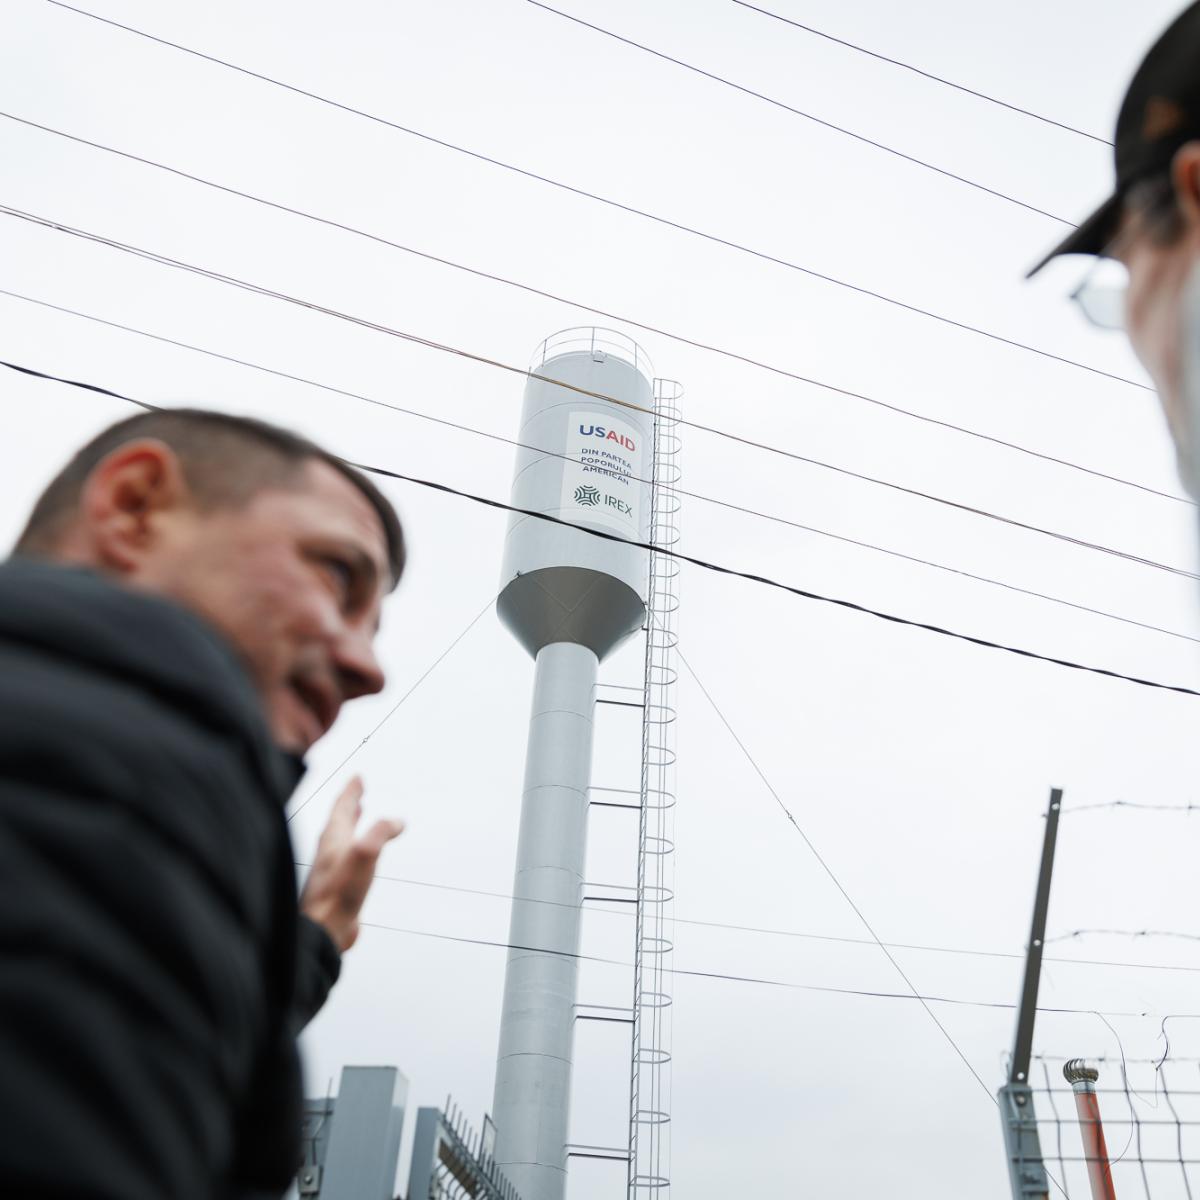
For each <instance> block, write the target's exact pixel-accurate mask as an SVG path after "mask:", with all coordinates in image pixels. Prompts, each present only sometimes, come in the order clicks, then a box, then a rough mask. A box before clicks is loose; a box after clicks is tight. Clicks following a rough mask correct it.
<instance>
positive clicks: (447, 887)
mask: <svg viewBox="0 0 1200 1200" xmlns="http://www.w3.org/2000/svg"><path fill="white" fill-rule="evenodd" d="M373 732H378V730H375V731H373ZM295 865H296V866H297V867H311V866H312V863H306V862H296V863H295ZM372 878H374V879H378V880H380V881H382V882H384V883H400V884H406V885H408V886H410V887H422V888H432V889H434V890H436V891H440V892H455V893H458V894H461V895H466V896H482V897H485V898H489V899H494V900H508V901H513V900H516V899H517V897H516V896H514V895H513V894H512V893H511V892H495V891H489V890H487V889H486V888H473V887H463V886H459V885H457V884H452V883H436V882H433V881H432V880H428V879H410V878H408V877H406V876H402V875H384V874H382V873H380V872H378V871H377V872H376V873H375V874H374V876H372ZM584 899H585V901H586V900H590V901H592V902H593V903H597V904H603V903H606V902H611V903H617V901H616V900H615V899H611V900H610V898H609V897H605V896H585V897H584ZM521 903H522V904H546V905H550V906H551V907H553V908H577V907H578V905H575V904H569V903H568V902H566V901H564V900H538V899H530V898H528V897H521ZM589 911H591V912H598V913H603V914H604V915H605V916H609V917H625V918H629V917H631V916H632V915H633V914H632V913H631V912H629V911H628V909H625V908H620V909H616V908H593V909H589ZM671 920H672V922H673V923H674V924H677V925H692V926H696V927H697V928H702V929H721V930H726V931H729V932H733V933H756V934H763V935H765V936H769V937H786V938H799V939H803V940H805V941H816V942H833V943H835V944H838V945H845V946H870V947H871V948H872V949H874V948H875V947H876V945H877V943H876V942H874V941H873V940H872V939H870V938H854V937H839V936H837V935H835V934H829V933H809V932H806V931H804V930H799V929H771V928H769V927H765V926H759V925H737V924H731V923H729V922H726V921H701V920H697V919H695V918H688V917H672V918H671ZM884 945H885V946H887V947H888V948H889V949H892V950H916V951H925V952H928V953H933V954H955V955H963V956H968V957H973V958H1003V959H1012V960H1016V961H1024V958H1025V955H1024V954H1018V953H1016V952H1015V951H1006V950H973V949H969V948H967V947H963V946H930V945H926V944H923V943H919V942H885V943H884ZM1042 961H1043V962H1047V963H1055V964H1059V965H1065V966H1080V967H1111V968H1120V969H1121V970H1139V971H1185V972H1193V973H1194V972H1197V971H1200V966H1181V965H1176V964H1172V963H1137V962H1114V961H1112V960H1110V959H1094V958H1050V957H1046V958H1044V959H1043V960H1042ZM1131 1061H1132V1060H1131ZM1148 1061H1157V1060H1148Z"/></svg>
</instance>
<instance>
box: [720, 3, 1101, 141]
mask: <svg viewBox="0 0 1200 1200" xmlns="http://www.w3.org/2000/svg"><path fill="white" fill-rule="evenodd" d="M732 3H734V4H736V5H738V6H739V7H740V8H746V9H749V10H750V11H751V12H756V13H761V14H762V16H764V17H771V18H772V19H773V20H776V21H782V22H783V24H785V25H790V26H792V28H793V29H801V30H803V31H804V32H805V33H811V34H813V35H815V36H816V37H819V38H824V39H825V40H826V41H828V42H835V43H836V44H837V45H839V46H845V47H846V48H847V49H848V50H855V51H857V52H858V53H859V54H865V55H867V56H868V57H869V58H874V59H877V60H878V61H879V62H885V63H890V64H891V65H892V66H893V67H902V68H903V69H904V70H906V71H912V72H913V74H915V75H920V76H921V77H922V78H923V79H929V80H932V81H933V82H934V83H940V84H943V85H944V86H945V87H948V88H953V89H954V90H955V91H957V92H965V93H966V94H967V95H968V96H974V97H975V98H976V99H978V100H986V101H987V102H988V103H989V104H996V105H999V106H1000V107H1001V108H1006V109H1008V110H1009V111H1010V112H1015V113H1020V114H1021V116H1023V117H1032V118H1033V119H1034V120H1035V121H1041V122H1043V123H1044V124H1046V125H1053V126H1054V127H1055V128H1056V129H1062V130H1065V131H1066V132H1067V133H1077V134H1078V135H1079V136H1080V137H1084V138H1087V139H1088V140H1089V141H1093V142H1099V143H1100V144H1101V145H1102V146H1111V145H1112V142H1110V141H1109V140H1108V138H1103V137H1099V136H1098V135H1097V134H1094V133H1088V132H1087V130H1085V129H1077V128H1076V127H1075V126H1074V125H1067V124H1066V123H1065V122H1063V121H1056V120H1055V119H1054V118H1053V117H1047V116H1045V115H1044V114H1043V113H1038V112H1034V111H1033V110H1032V109H1028V108H1022V107H1021V106H1020V105H1019V104H1011V103H1009V101H1007V100H1001V99H999V97H997V96H989V95H988V94H987V93H986V92H980V91H976V89H975V88H972V87H967V86H966V85H965V84H962V83H955V82H954V81H953V80H951V79H946V78H944V77H943V76H941V75H935V74H933V72H932V71H926V70H923V69H922V68H921V67H916V66H913V64H912V63H908V62H903V61H902V60H901V59H898V58H890V57H889V56H888V55H886V54H880V53H879V52H878V51H876V50H868V49H867V48H866V47H865V46H860V45H858V43H856V42H851V41H847V40H846V39H845V38H840V37H835V36H834V35H833V34H832V33H827V32H825V30H823V29H817V28H815V27H814V26H812V25H805V24H803V23H802V22H800V21H795V20H793V19H792V18H791V17H785V16H783V15H782V14H781V13H777V12H772V11H771V10H770V9H766V8H759V6H758V5H757V4H750V3H748V2H747V0H732Z"/></svg>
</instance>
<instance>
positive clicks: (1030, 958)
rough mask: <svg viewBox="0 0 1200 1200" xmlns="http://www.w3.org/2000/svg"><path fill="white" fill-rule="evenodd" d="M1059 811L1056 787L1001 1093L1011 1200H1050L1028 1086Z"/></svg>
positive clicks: (1051, 797) (1047, 827) (1031, 1097)
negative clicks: (1010, 1049) (1023, 977)
mask: <svg viewBox="0 0 1200 1200" xmlns="http://www.w3.org/2000/svg"><path fill="white" fill-rule="evenodd" d="M1061 810H1062V790H1061V789H1060V788H1055V789H1053V791H1051V793H1050V807H1049V809H1047V811H1046V830H1045V836H1044V837H1043V839H1042V864H1041V868H1040V869H1039V871H1038V883H1037V895H1036V896H1035V898H1034V902H1033V922H1032V925H1031V927H1030V932H1029V945H1028V946H1027V947H1026V951H1025V980H1024V983H1023V985H1022V987H1021V1004H1020V1008H1019V1009H1018V1011H1017V1030H1016V1035H1015V1036H1014V1038H1013V1052H1012V1065H1011V1067H1010V1068H1009V1073H1008V1082H1007V1083H1006V1084H1005V1085H1004V1087H1002V1088H1001V1089H1000V1094H999V1096H998V1100H999V1104H1000V1121H1001V1124H1002V1126H1003V1128H1004V1148H1005V1152H1006V1154H1007V1156H1008V1173H1009V1182H1010V1184H1011V1187H1012V1194H1013V1200H1047V1198H1048V1196H1049V1192H1050V1181H1049V1178H1048V1177H1047V1175H1046V1167H1045V1164H1044V1163H1043V1161H1042V1146H1041V1139H1040V1138H1039V1137H1038V1127H1037V1114H1036V1113H1035V1112H1034V1108H1033V1091H1032V1089H1031V1088H1030V1086H1029V1061H1030V1058H1031V1057H1032V1053H1033V1026H1034V1021H1035V1019H1036V1018H1037V999H1038V985H1039V983H1040V982H1041V975H1042V951H1043V948H1044V946H1045V942H1046V913H1047V911H1048V910H1049V907H1050V878H1051V876H1052V874H1053V873H1054V847H1055V843H1056V841H1057V839H1058V815H1059V812H1060V811H1061Z"/></svg>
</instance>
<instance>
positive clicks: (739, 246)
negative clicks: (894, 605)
mask: <svg viewBox="0 0 1200 1200" xmlns="http://www.w3.org/2000/svg"><path fill="white" fill-rule="evenodd" d="M44 3H46V4H51V5H53V6H54V7H55V8H61V9H64V10H66V11H68V12H73V13H76V14H78V15H79V16H82V17H87V18H89V19H90V20H93V21H98V22H100V23H101V24H104V25H110V26H112V27H113V28H116V29H121V30H123V31H124V32H126V33H132V34H134V35H136V36H137V37H141V38H145V39H146V40H148V41H151V42H155V43H157V44H159V45H162V46H167V47H169V48H171V49H173V50H178V51H181V52H182V53H184V54H189V55H191V56H193V57H195V58H199V59H203V60H204V61H205V62H209V63H213V64H214V65H216V66H220V67H224V68H226V69H228V70H231V71H235V72H237V73H238V74H240V75H245V76H247V77H249V78H251V79H257V80H259V81H260V82H262V83H267V84H270V85H272V86H273V87H278V88H282V89H283V90H285V91H288V92H292V93H293V94H295V95H298V96H304V97H306V98H307V99H309V100H314V101H316V102H317V103H319V104H324V105H327V106H329V107H331V108H335V109H337V110H339V111H341V112H344V113H347V114H349V115H351V116H355V117H361V118H363V119H364V120H368V121H372V122H374V123H375V124H377V125H382V126H385V127H386V128H388V129H393V130H395V131H396V132H398V133H403V134H407V135H408V136H410V137H415V138H419V139H420V140H421V141H424V142H426V143H428V144H430V145H435V146H440V147H442V148H443V149H446V150H451V151H453V152H455V153H456V154H462V155H465V156H466V157H468V158H471V159H474V160H475V161H476V162H482V163H487V164H489V165H491V166H494V167H499V168H501V169H502V170H505V171H509V172H511V173H513V174H515V175H520V176H521V177H523V178H525V179H532V180H535V181H536V182H538V183H544V184H547V185H548V186H550V187H554V188H558V189H559V190H560V191H564V192H569V193H570V194H572V195H575V196H580V197H583V198H584V199H588V200H594V201H595V202H596V203H598V204H604V205H607V206H608V207H610V208H614V209H618V210H620V211H621V212H625V213H629V214H630V215H632V216H636V217H641V218H643V219H644V220H648V221H653V222H655V223H657V224H659V225H663V226H666V227H668V228H671V229H675V230H677V231H679V232H681V233H686V234H688V235H689V236H691V237H697V238H700V239H702V240H704V241H707V242H710V243H712V244H714V245H719V246H724V247H726V248H727V249H730V250H733V251H735V252H737V253H740V254H746V255H749V256H750V257H752V258H756V259H759V260H760V261H763V262H770V263H774V264H775V265H776V266H780V267H784V268H786V269H787V270H791V271H797V272H799V273H800V274H802V275H806V276H808V277H809V278H811V279H819V280H821V281H822V282H824V283H830V284H833V285H835V286H836V287H840V288H845V289H846V290H848V291H851V292H854V293H855V294H857V295H860V296H866V297H868V298H870V299H873V300H879V301H880V302H882V303H885V304H890V305H893V306H894V307H896V308H900V309H903V310H904V311H906V312H910V313H913V314H914V315H916V316H921V317H926V318H928V319H929V320H933V321H940V322H941V323H942V324H944V325H949V326H951V327H952V328H954V329H959V330H962V331H964V332H966V333H974V334H976V335H978V336H980V337H985V338H988V339H990V340H991V341H994V342H999V343H1001V344H1002V345H1006V346H1011V347H1013V348H1014V349H1017V350H1023V351H1026V352H1027V353H1030V354H1036V355H1038V356H1039V357H1041V358H1046V359H1049V360H1051V361H1053V362H1058V363H1063V364H1064V365H1066V366H1071V367H1077V368H1079V369H1080V370H1082V371H1088V372H1090V373H1091V374H1093V375H1099V376H1101V377H1103V378H1105V379H1112V380H1114V381H1116V382H1117V383H1124V384H1128V385H1129V386H1130V387H1136V388H1139V389H1141V390H1143V391H1153V390H1154V388H1153V387H1151V386H1150V385H1149V384H1146V383H1142V382H1141V381H1139V380H1136V379H1129V378H1127V377H1126V376H1124V375H1117V374H1115V373H1114V372H1112V371H1105V370H1102V369H1101V368H1100V367H1094V366H1091V365H1089V364H1088V363H1084V362H1080V361H1078V360H1077V359H1073V358H1067V357H1066V356H1064V355H1061V354H1055V353H1054V352H1053V351H1050V350H1043V349H1041V348H1039V347H1037V346H1031V345H1028V344H1027V343H1025V342H1020V341H1017V340H1016V339H1015V338H1009V337H1005V336H1004V335H1003V334H999V333H994V332H991V331H990V330H987V329H983V328H981V327H979V326H977V325H971V324H969V323H967V322H965V321H959V320H956V319H955V318H953V317H948V316H946V315H945V314H943V313H936V312H933V311H931V310H929V309H925V308H921V307H920V306H919V305H915V304H909V303H908V302H907V301H904V300H898V299H896V298H895V297H893V296H886V295H884V294H883V293H881V292H876V291H872V290H871V289H870V288H867V287H863V286H861V285H859V284H855V283H850V282H849V281H847V280H844V279H839V278H837V277H836V276H833V275H828V274H825V273H823V272H821V271H817V270H815V269H813V268H811V267H806V266H803V265H801V264H800V263H797V262H792V261H790V260H788V259H785V258H782V257H780V256H778V255H774V254H770V253H768V252H766V251H763V250H756V249H753V248H752V247H750V246H748V245H745V244H743V243H740V242H736V241H733V240H732V239H730V238H724V237H720V236H719V235H717V234H713V233H707V232H705V231H704V230H701V229H696V228H694V227H693V226H690V225H685V224H683V223H682V222H679V221H673V220H671V219H670V218H668V217H663V216H660V215H658V214H656V213H651V212H648V211H646V210H644V209H640V208H635V207H634V206H633V205H630V204H624V203H622V202H621V201H619V200H614V199H611V198H610V197H606V196H601V195H599V194H597V193H595V192H589V191H587V190H586V189H585V188H579V187H575V186H574V185H572V184H569V183H563V182H562V181H561V180H557V179H551V178H550V177H549V176H546V175H539V174H538V173H537V172H535V171H530V170H527V169H525V168H524V167H518V166H516V165H514V164H513V163H507V162H503V161H502V160H501V159H498V158H493V157H491V156H489V155H487V154H482V153H480V152H479V151H477V150H470V149H468V148H467V147H465V146H459V145H456V144H455V143H454V142H450V141H447V140H446V139H444V138H438V137H434V136H433V135H432V134H429V133H423V132H422V131H420V130H418V129H413V128H412V127H410V126H407V125H401V124H400V123H399V122H397V121H392V120H390V119H388V118H387V117H382V116H379V115H378V114H377V113H371V112H367V111H366V110H365V109H361V108H355V107H354V106H353V105H350V104H344V103H342V102H341V101H339V100H333V99H331V98H330V97H328V96H322V95H319V94H318V93H316V92H312V91H309V90H307V89H305V88H302V87H298V86H297V85H295V84H292V83H286V82H284V81H283V80H280V79H275V78H273V77H271V76H269V75H265V74H263V73H262V72H259V71H254V70H251V69H250V68H248V67H241V66H238V65H237V64H235V63H232V62H229V61H228V60H226V59H222V58H218V57H216V56H215V55H212V54H205V53H204V52H203V51H200V50H193V49H192V48H191V47H189V46H184V45H181V44H180V43H178V42H172V41H169V40H168V39H167V38H162V37H159V36H157V35H156V34H152V33H147V32H146V31H145V30H142V29H136V28H134V27H133V26H132V25H125V24H122V23H121V22H120V21H114V20H113V19H112V18H110V17H102V16H100V15H99V14H97V13H94V12H89V11H88V10H87V9H83V8H77V7H76V6H74V5H72V4H67V3H65V2H64V0H44Z"/></svg>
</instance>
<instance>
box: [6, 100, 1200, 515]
mask: <svg viewBox="0 0 1200 1200" xmlns="http://www.w3.org/2000/svg"><path fill="white" fill-rule="evenodd" d="M0 117H3V118H5V119H6V120H9V121H13V122H15V123H16V124H19V125H24V126H26V127H27V128H29V129H36V130H39V131H40V132H42V133H48V134H52V135H53V136H55V137H59V138H63V139H64V140H66V141H69V142H73V143H75V144H76V145H80V146H87V147H88V148H89V149H92V150H99V151H102V152H103V153H105V154H111V155H114V156H116V157H117V158H122V159H125V160H126V161H128V162H135V163H139V164H140V165H142V166H146V167H151V168H153V169H154V170H158V171H164V172H166V173H167V174H169V175H174V176H176V177H177V178H179V179H186V180H188V181H189V182H191V183H197V184H200V185H201V186H203V187H207V188H211V189H213V190H214V191H218V192H222V193H224V194H226V195H230V196H237V197H238V198H239V199H242V200H249V201H251V202H253V203H255V204H261V205H263V206H264V207H265V208H269V209H273V210H275V211H276V212H282V213H287V214H288V215H289V216H294V217H298V218H300V219H301V220H305V221H312V222H314V223H315V224H318V225H323V226H325V227H326V228H329V229H337V230H339V231H341V232H343V233H348V234H351V235H353V236H355V237H359V238H363V239H365V240H367V241H369V242H371V243H373V244H375V245H380V246H387V247H388V248H389V249H392V250H397V251H400V252H401V253H404V254H408V255H412V256H413V257H415V258H420V259H423V260H425V261H426V262H432V263H436V264H437V265H438V266H443V267H449V268H451V269H452V270H455V271H461V272H463V273H464V274H467V275H471V276H473V277H475V278H476V279H486V280H488V281H489V282H491V283H498V284H501V285H502V286H504V287H509V288H514V289H516V290H518V291H522V292H525V293H526V294H527V295H531V296H538V297H540V298H542V299H544V300H551V301H553V302H554V303H556V304H564V305H567V306H569V307H571V308H574V309H577V310H578V311H580V312H586V313H591V314H592V315H593V316H597V317H603V318H604V319H605V320H608V321H617V322H620V323H621V324H622V325H627V326H629V327H630V328H632V329H640V330H642V331H644V332H646V333H652V334H654V335H655V336H657V337H664V338H668V339H669V340H671V341H673V342H678V343H679V344H680V345H684V346H690V347H692V348H693V349H696V350H703V351H705V352H707V353H710V354H716V355H719V356H720V357H722V358H726V359H729V360H730V361H732V362H739V363H742V364H744V365H746V366H749V367H753V368H755V369H756V370H761V371H766V372H768V373H769V374H772V375H776V376H778V377H780V378H783V379H792V380H795V381H796V382H797V383H804V384H808V385H810V386H812V387H816V388H821V389H822V390H824V391H827V392H832V393H834V394H835V395H839V396H845V397H848V398H849V399H852V400H860V401H862V402H864V403H866V404H871V405H874V406H876V407H877V408H881V409H883V410H884V411H886V412H891V413H895V414H896V415H897V416H902V417H907V418H910V419H912V420H915V421H920V422H922V423H924V424H928V425H932V426H934V427H935V428H939V429H945V430H948V431H950V432H952V433H959V434H963V435H964V436H966V437H971V438H975V439H977V440H979V441H983V442H986V443H988V444H990V445H993V446H999V447H1001V448H1002V449H1006V450H1012V451H1015V452H1017V453H1020V454H1024V455H1027V456H1029V457H1031V458H1036V459H1040V460H1041V461H1043V462H1048V463H1052V464H1054V465H1056V466H1060V467H1066V468H1069V469H1070V470H1073V471H1079V472H1081V473H1082V474H1085V475H1090V476H1092V477H1093V478H1096V479H1104V480H1107V481H1108V482H1109V483H1115V484H1119V485H1121V486H1123V487H1128V488H1134V489H1136V490H1137V491H1139V492H1143V493H1146V494H1148V495H1151V496H1159V497H1161V498H1162V499H1164V500H1173V501H1175V502H1176V503H1178V504H1187V505H1189V506H1192V507H1194V506H1195V501H1193V500H1191V499H1190V498H1188V497H1187V496H1180V495H1178V494H1176V493H1173V492H1165V491H1162V490H1161V489H1159V488H1154V487H1150V486H1149V485H1148V484H1144V483H1138V482H1136V481H1134V480H1131V479H1125V478H1122V477H1121V476H1119V475H1113V474H1111V473H1109V472H1106V471H1100V470H1097V469H1096V468H1094V467H1087V466H1084V465H1083V464H1082V463H1077V462H1074V461H1072V460H1071V459H1065V458H1060V457H1058V456H1056V455H1053V454H1046V453H1044V452H1043V451H1040V450H1034V449H1032V448H1031V447H1029V446H1023V445H1021V444H1020V443H1018V442H1012V441H1008V440H1006V439H1004V438H1000V437H996V436H994V435H992V434H989V433H983V432H982V431H980V430H978V429H971V428H969V427H967V426H965V425H959V424H957V423H955V422H953V421H946V420H943V419H941V418H940V417H934V416H930V415H929V414H927V413H920V412H916V411H914V410H913V409H908V408H904V407H902V406H901V405H898V404H893V403H891V402H890V401H887V400H880V399H879V398H878V397H876V396H867V395H864V394H863V393H862V392H856V391H853V390H851V389H849V388H844V387H839V386H838V385H836V384H832V383H828V382H826V381H824V380H820V379H814V378H812V377H811V376H808V375H803V374H801V373H799V372H798V371H794V370H791V369H790V368H787V367H782V366H779V365H778V364H773V363H768V362H764V361H762V360H761V359H756V358H753V357H751V356H750V355H746V354H740V353H738V352H736V351H734V350H729V349H726V348H724V347H721V346H715V345H712V344H711V343H708V342H704V341H701V340H699V339H697V338H692V337H687V336H685V335H684V334H681V333H674V332H672V331H670V330H667V329H663V328H662V327H661V326H658V325H651V324H649V323H647V322H644V321H637V320H634V318H632V317H629V316H626V315H624V314H621V313H614V312H610V311H608V310H607V309H603V308H597V307H596V306H595V305H591V304H585V303H583V302H582V301H580V300H573V299H571V298H569V297H566V296H560V295H558V294H556V293H554V292H549V291H546V290H544V289H543V288H537V287H533V286H532V285H530V284H528V283H522V282H520V281H519V280H515V279H509V278H507V277H506V276H503V275H497V274H494V273H492V272H489V271H483V270H480V269H479V268H477V267H472V266H468V265H467V264H465V263H460V262H455V261H454V260H453V259H449V258H445V257H443V256H441V255H437V254H430V253H429V252H428V251H425V250H418V249H417V248H416V247H414V246H407V245H405V244H404V243H402V242H397V241H395V240H394V239H392V238H388V237H384V236H383V235H381V234H377V233H372V232H371V231H370V230H366V229H360V228H358V227H357V226H354V225H349V224H347V223H345V222H343V221H336V220H333V219H332V218H330V217H322V216H320V215H318V214H317V213H312V212H308V211H307V210H305V209H301V208H296V207H294V206H292V205H289V204H283V203H281V202H279V201H276V200H271V199H268V198H267V197H265V196H259V195H256V194H255V193H253V192H247V191H243V190H242V189H240V188H235V187H231V186H229V185H228V184H224V183H220V182H218V181H217V180H214V179H208V178H206V177H204V176H202V175H196V174H194V173H192V172H190V171H184V170H182V169H180V168H179V167H173V166H170V165H169V164H167V163H164V162H160V161H158V160H157V159H152V158H145V157H143V156H142V155H140V154H133V153H130V152H129V151H127V150H120V149H118V148H117V147H115V146H109V145H105V144H104V143H102V142H95V141H92V140H91V139H89V138H85V137H80V136H79V135H77V134H73V133H68V132H66V131H65V130H63V129H56V128H54V127H53V126H51V125H43V124H42V123H40V122H38V121H31V120H29V119H28V118H26V117H19V116H17V115H16V114H15V113H9V112H4V111H0Z"/></svg>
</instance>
